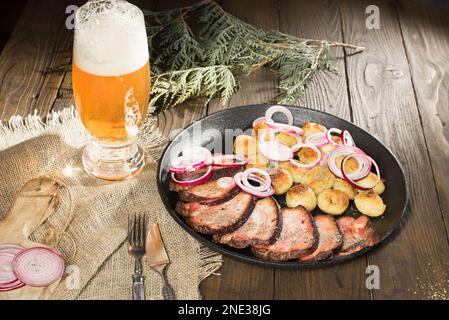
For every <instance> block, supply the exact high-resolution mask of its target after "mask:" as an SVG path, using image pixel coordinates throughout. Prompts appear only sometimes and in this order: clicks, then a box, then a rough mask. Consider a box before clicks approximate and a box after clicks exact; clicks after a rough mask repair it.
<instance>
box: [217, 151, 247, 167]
mask: <svg viewBox="0 0 449 320" xmlns="http://www.w3.org/2000/svg"><path fill="white" fill-rule="evenodd" d="M228 160H233V161H239V162H234V163H226V161H228ZM247 163H248V160H246V159H245V157H242V156H240V155H236V154H225V155H218V156H214V157H213V158H212V165H213V166H214V167H221V168H237V167H241V166H244V165H246V164H247Z"/></svg>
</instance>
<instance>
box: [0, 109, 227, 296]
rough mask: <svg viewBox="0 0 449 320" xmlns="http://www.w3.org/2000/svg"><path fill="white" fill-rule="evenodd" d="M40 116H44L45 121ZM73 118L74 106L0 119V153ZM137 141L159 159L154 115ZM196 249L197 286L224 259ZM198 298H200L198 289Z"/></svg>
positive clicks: (160, 141) (159, 143)
mask: <svg viewBox="0 0 449 320" xmlns="http://www.w3.org/2000/svg"><path fill="white" fill-rule="evenodd" d="M150 112H151V110H150ZM43 119H45V121H44V120H43ZM74 121H77V122H79V123H78V124H77V125H81V123H80V121H79V117H78V114H77V111H76V108H75V107H74V106H71V107H69V108H65V109H63V110H61V111H54V112H50V113H49V114H48V115H47V116H46V117H45V118H41V117H40V116H39V115H38V114H37V111H35V112H34V113H32V114H29V115H27V116H24V117H22V116H13V117H11V118H10V120H9V121H0V152H1V151H3V150H5V149H7V148H9V147H12V146H14V145H17V144H19V143H22V142H25V141H27V140H29V139H33V138H36V137H39V136H40V135H43V134H48V133H57V132H58V131H60V130H68V129H70V128H67V123H69V122H71V123H73V122H74ZM139 142H140V144H141V145H142V147H143V148H144V149H145V151H146V152H147V154H148V155H149V156H151V158H152V159H153V160H154V161H157V160H158V159H159V157H160V156H161V153H162V151H163V150H164V148H165V145H166V144H167V140H166V138H165V137H163V135H162V134H161V133H160V131H159V129H158V128H157V120H156V119H155V118H154V117H148V119H147V120H146V121H145V123H144V125H143V128H142V130H141V134H140V137H139ZM75 145H76V143H75ZM173 223H175V222H174V221H173ZM117 249H118V248H117ZM197 251H198V252H197V254H198V256H199V259H198V261H199V265H198V266H197V267H198V268H199V273H198V276H199V279H197V280H198V286H199V285H200V283H201V282H202V281H203V280H204V279H206V278H208V277H209V276H211V275H212V274H215V275H217V273H216V271H217V270H218V269H220V268H221V266H222V264H223V258H222V256H221V255H220V254H218V253H216V252H214V251H212V250H210V249H209V248H207V247H205V246H203V245H202V244H200V243H198V246H197ZM105 261H106V260H105ZM95 276H96V274H94V275H93V277H95ZM93 277H92V278H93ZM198 292H199V287H198ZM199 297H200V298H201V293H200V292H199Z"/></svg>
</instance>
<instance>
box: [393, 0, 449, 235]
mask: <svg viewBox="0 0 449 320" xmlns="http://www.w3.org/2000/svg"><path fill="white" fill-rule="evenodd" d="M398 9H399V18H400V20H399V21H400V25H401V29H402V34H403V38H404V44H405V48H406V53H407V58H408V62H409V66H410V70H411V75H412V80H413V85H414V89H415V94H416V98H417V102H418V109H419V113H420V116H421V121H422V124H423V128H424V135H425V138H426V143H427V148H428V152H429V156H430V160H431V163H432V169H433V176H434V179H435V182H436V186H437V192H438V198H439V202H440V208H441V210H442V212H443V214H444V217H443V218H444V219H445V223H446V230H449V211H447V209H446V208H448V207H449V180H448V179H447V177H448V176H449V166H448V160H449V73H448V72H447V71H448V70H449V54H448V52H449V19H448V16H449V3H446V4H445V5H444V4H440V5H434V6H428V5H425V4H424V3H422V2H421V1H416V0H413V1H402V2H401V6H400V7H399V8H398Z"/></svg>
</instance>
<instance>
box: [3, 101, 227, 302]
mask: <svg viewBox="0 0 449 320" xmlns="http://www.w3.org/2000/svg"><path fill="white" fill-rule="evenodd" d="M142 131H143V132H142V134H141V136H140V143H141V145H142V146H143V148H144V149H145V150H146V152H147V155H148V156H147V163H148V164H147V166H146V168H145V169H144V171H143V172H142V173H141V174H139V175H138V176H137V177H136V178H134V179H131V180H129V181H124V182H114V183H112V182H105V181H101V180H98V179H95V178H92V177H90V176H88V175H87V174H85V173H84V172H83V170H82V164H81V152H82V151H81V148H82V146H83V145H85V143H86V141H87V136H86V134H85V132H84V129H83V127H82V125H81V122H80V121H79V118H78V116H77V114H76V111H75V109H74V108H70V109H66V110H64V111H62V112H58V113H53V114H51V115H49V116H48V117H47V120H46V123H43V122H42V121H41V119H40V118H39V117H38V116H35V115H30V116H28V117H26V118H21V117H13V118H12V119H11V120H10V121H9V123H3V124H0V196H1V197H0V219H2V218H3V217H4V216H5V215H6V213H7V211H8V209H9V208H10V206H11V204H12V202H13V200H14V199H15V196H16V195H17V193H18V191H19V189H20V188H21V186H22V185H23V184H24V183H25V182H26V181H28V180H29V179H32V178H36V177H39V176H42V175H47V176H50V177H52V178H55V179H56V180H57V181H59V182H61V183H62V184H63V185H64V188H63V190H62V204H61V207H60V208H59V209H58V210H57V211H56V212H55V213H54V214H53V215H51V216H50V217H49V219H48V221H46V222H45V223H44V224H43V225H42V226H40V227H39V228H38V229H37V230H36V231H35V232H34V233H33V234H32V240H34V241H38V242H45V243H51V242H55V243H57V247H58V249H59V250H60V251H61V252H62V253H63V255H64V257H65V259H66V265H67V266H74V269H71V270H79V271H80V277H79V286H76V284H77V281H72V280H73V277H72V278H70V275H68V274H66V275H65V277H66V278H70V279H72V280H71V282H70V283H69V284H67V282H68V281H65V280H67V279H63V280H62V281H61V283H60V284H59V285H58V287H57V288H56V290H55V292H54V293H53V295H52V297H51V299H131V285H132V283H131V275H132V272H133V269H134V261H133V259H131V257H130V256H129V255H128V253H127V243H126V236H127V235H126V232H127V222H128V214H130V213H134V212H145V213H146V214H147V218H148V220H149V222H157V223H159V224H160V228H161V232H162V236H163V238H164V242H165V245H166V247H167V251H168V254H169V256H170V259H171V261H172V264H171V267H170V268H169V270H168V278H169V280H170V282H171V284H172V286H173V288H174V290H175V291H176V294H177V297H178V298H179V299H200V298H201V296H200V293H199V288H198V287H199V284H200V282H201V281H202V280H203V279H204V278H206V277H208V276H209V275H210V274H211V273H213V272H214V271H215V270H217V269H218V268H219V267H220V266H221V262H222V260H221V256H220V255H217V254H215V253H213V252H211V251H209V250H208V249H206V248H204V247H202V246H201V245H200V244H199V243H198V242H197V241H196V240H194V239H193V238H192V237H190V236H189V235H188V234H187V233H186V232H185V231H183V230H182V229H181V228H180V227H179V226H178V225H177V224H176V223H175V221H174V220H173V219H172V218H171V217H170V215H169V214H168V213H167V211H166V210H165V208H164V206H163V204H162V202H161V200H160V198H159V194H158V191H157V186H156V168H157V164H156V162H155V161H154V160H153V159H158V157H159V155H160V152H161V151H162V147H163V146H164V144H165V141H164V139H163V138H162V136H161V135H160V133H159V131H158V130H157V128H156V127H155V121H154V119H151V118H150V119H149V120H147V121H146V123H145V125H144V128H143V130H142ZM71 268H73V267H71ZM144 274H145V291H146V298H147V299H161V298H162V296H161V286H162V283H161V279H160V278H159V276H158V275H157V274H156V273H154V272H153V271H152V270H151V269H150V268H149V267H147V266H145V270H144Z"/></svg>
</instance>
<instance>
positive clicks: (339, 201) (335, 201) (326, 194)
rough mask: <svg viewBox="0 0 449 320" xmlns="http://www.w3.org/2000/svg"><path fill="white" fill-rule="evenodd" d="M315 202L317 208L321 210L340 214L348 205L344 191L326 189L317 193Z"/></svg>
mask: <svg viewBox="0 0 449 320" xmlns="http://www.w3.org/2000/svg"><path fill="white" fill-rule="evenodd" d="M317 203H318V208H320V210H322V211H323V212H325V213H328V214H331V215H341V214H343V213H344V212H345V211H346V210H347V209H348V207H349V198H348V196H347V195H346V193H344V192H341V191H338V190H333V189H326V190H324V191H323V192H321V193H320V194H319V195H318V197H317Z"/></svg>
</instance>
